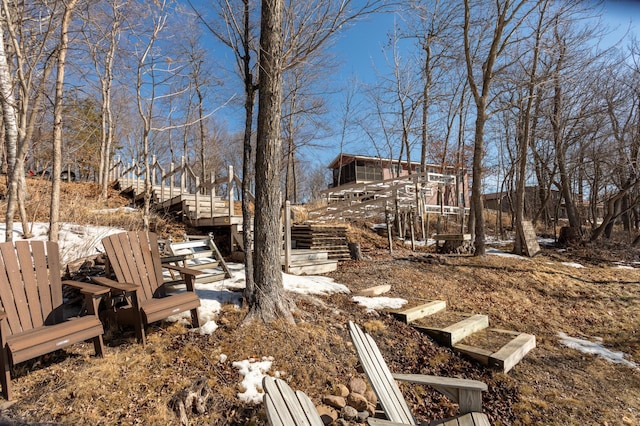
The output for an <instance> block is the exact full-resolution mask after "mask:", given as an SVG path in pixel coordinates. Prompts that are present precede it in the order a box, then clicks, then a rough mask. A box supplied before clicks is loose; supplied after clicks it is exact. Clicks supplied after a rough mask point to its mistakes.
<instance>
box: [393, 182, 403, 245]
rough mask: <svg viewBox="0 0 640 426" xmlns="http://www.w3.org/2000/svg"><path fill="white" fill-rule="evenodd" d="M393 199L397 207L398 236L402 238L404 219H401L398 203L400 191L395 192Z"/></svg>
mask: <svg viewBox="0 0 640 426" xmlns="http://www.w3.org/2000/svg"><path fill="white" fill-rule="evenodd" d="M393 199H394V201H395V206H396V216H395V219H396V226H397V228H398V235H399V236H402V218H401V217H400V202H399V201H398V190H397V189H396V190H394V191H393Z"/></svg>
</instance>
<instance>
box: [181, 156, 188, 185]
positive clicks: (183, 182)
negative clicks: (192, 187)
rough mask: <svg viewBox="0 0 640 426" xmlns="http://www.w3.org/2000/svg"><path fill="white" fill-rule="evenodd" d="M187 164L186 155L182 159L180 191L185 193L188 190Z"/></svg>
mask: <svg viewBox="0 0 640 426" xmlns="http://www.w3.org/2000/svg"><path fill="white" fill-rule="evenodd" d="M185 164H186V160H185V158H184V155H183V156H182V158H181V159H180V193H181V194H184V193H186V192H187V175H186V173H185Z"/></svg>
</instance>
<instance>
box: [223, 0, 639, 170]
mask: <svg viewBox="0 0 640 426" xmlns="http://www.w3.org/2000/svg"><path fill="white" fill-rule="evenodd" d="M586 1H588V2H589V3H593V4H595V2H593V1H591V0H586ZM603 7H604V15H603V24H604V25H607V26H609V27H610V29H611V31H612V33H611V35H609V36H608V37H607V39H606V40H605V41H604V43H605V44H613V43H615V42H617V41H618V40H620V39H621V38H622V37H624V36H625V35H626V36H627V37H628V36H629V35H631V34H636V35H637V36H638V37H639V38H640V0H638V1H628V0H626V1H620V0H606V1H604V2H603ZM395 19H397V17H396V16H395V15H394V14H391V13H387V14H378V15H373V16H370V17H368V18H366V19H363V20H362V21H359V22H357V23H356V24H354V25H353V26H352V27H350V28H348V29H346V30H345V31H343V32H342V33H340V34H338V35H337V41H336V42H335V45H334V46H333V47H332V48H331V52H332V53H333V54H334V55H335V56H336V59H337V60H338V61H339V63H340V64H341V66H340V68H339V69H338V70H337V71H335V72H331V73H328V75H327V78H330V79H332V82H331V87H333V88H334V89H336V90H337V91H338V93H337V94H336V95H334V96H333V99H332V101H331V102H332V105H331V108H332V109H333V112H332V113H331V117H330V118H328V119H329V120H332V121H333V122H337V120H338V119H339V115H340V113H339V109H340V103H341V102H343V99H344V95H343V94H341V93H340V90H341V89H342V88H343V87H345V85H346V84H348V82H349V81H350V80H351V79H353V78H354V77H357V79H358V81H360V82H362V83H373V82H374V80H375V77H376V72H375V70H376V69H378V70H379V72H380V73H384V71H385V58H384V54H383V47H384V45H385V43H386V42H387V40H388V33H389V32H390V30H391V29H392V28H393V25H394V20H395ZM218 49H220V51H219V52H216V56H218V58H220V57H225V56H227V58H230V53H229V52H228V51H227V50H225V49H222V48H219V47H218ZM222 63H227V64H229V61H228V60H223V61H222ZM229 65H230V64H229ZM238 93H241V92H238ZM219 116H220V117H224V118H223V119H226V120H229V122H228V127H229V130H230V131H236V130H240V129H242V123H241V120H242V112H241V111H240V110H239V109H236V108H232V109H231V110H227V111H220V113H219ZM336 140H337V139H336V138H329V139H327V140H325V141H323V142H322V143H323V144H324V146H325V148H322V149H320V148H314V149H312V150H307V151H305V152H304V156H305V157H306V159H307V160H308V161H310V162H312V163H315V164H321V165H328V164H329V162H330V161H331V160H332V159H333V158H335V156H336V155H337V154H338V152H339V148H338V144H337V143H336ZM365 145H369V144H368V143H366V142H365ZM349 150H351V151H357V150H358V148H357V147H355V146H354V147H353V148H350V147H348V148H347V149H346V151H349ZM359 153H360V152H359ZM362 153H363V154H372V152H362Z"/></svg>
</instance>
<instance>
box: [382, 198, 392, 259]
mask: <svg viewBox="0 0 640 426" xmlns="http://www.w3.org/2000/svg"><path fill="white" fill-rule="evenodd" d="M384 221H385V223H386V224H387V240H389V254H393V239H392V238H391V223H390V222H391V221H390V219H389V202H388V201H387V202H386V203H385V208H384Z"/></svg>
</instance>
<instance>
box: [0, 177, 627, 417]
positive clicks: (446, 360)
mask: <svg viewBox="0 0 640 426" xmlns="http://www.w3.org/2000/svg"><path fill="white" fill-rule="evenodd" d="M70 185H73V184H70ZM76 185H77V184H76ZM85 192H88V193H89V194H88V195H82V196H81V195H80V194H83V193H85ZM43 193H46V191H43ZM70 193H71V194H73V195H72V197H74V198H73V199H77V200H81V199H82V200H83V201H82V202H80V201H78V202H77V205H83V206H86V205H88V204H89V203H88V202H87V201H86V200H84V198H85V197H86V198H87V199H93V198H95V197H97V195H96V194H95V193H94V192H91V190H86V189H80V188H77V189H75V190H74V189H71V190H70ZM91 194H93V195H91ZM120 202H122V200H121V201H120ZM67 204H68V203H67ZM95 204H99V203H97V202H96V203H95ZM114 204H118V203H114ZM42 205H43V201H41V202H40V204H39V206H42ZM63 205H64V203H63ZM0 208H1V209H2V211H4V206H0ZM83 208H84V207H83ZM40 210H44V209H43V208H40ZM67 214H68V213H67ZM33 215H34V217H39V215H37V214H36V213H33ZM65 217H66V216H65V213H63V218H65ZM73 218H76V219H74V220H78V221H79V222H82V221H85V222H87V223H96V224H103V223H101V222H98V221H107V222H109V223H112V222H116V221H118V220H119V221H120V223H122V224H123V225H122V226H124V224H127V223H130V224H133V223H134V222H135V221H134V220H133V219H131V218H127V219H118V220H116V219H100V217H98V216H96V215H92V214H90V213H86V214H85V215H81V214H80V213H79V212H75V213H74V217H72V219H73ZM64 220H69V219H68V218H65V219H64ZM162 221H164V222H163V223H166V224H165V225H163V226H164V228H163V229H164V230H165V232H172V231H173V230H175V232H176V233H178V232H182V230H181V229H180V226H179V225H175V224H171V223H170V221H168V220H167V219H162ZM109 223H107V224H109ZM349 238H350V239H351V240H353V241H360V242H361V244H362V249H363V252H364V254H365V255H366V256H367V259H366V260H363V261H360V262H354V261H350V262H343V263H341V264H340V267H339V269H338V271H336V272H334V273H332V274H330V276H331V277H333V278H335V280H336V281H337V282H340V283H343V284H346V285H347V286H348V287H349V288H350V289H351V291H352V292H357V291H358V290H361V289H364V288H368V287H372V286H375V285H381V284H391V291H390V293H388V294H387V296H390V297H402V298H404V299H406V300H407V301H408V305H407V307H411V306H416V305H419V304H422V303H424V302H425V301H429V300H436V299H438V300H445V301H446V302H447V306H448V309H450V310H453V311H458V312H466V313H482V314H487V315H489V324H490V327H495V328H501V329H508V330H516V331H520V332H526V333H531V334H534V335H535V336H536V339H537V348H535V349H534V350H533V351H531V352H530V353H529V354H528V355H527V356H526V357H525V358H524V360H523V361H521V362H520V363H519V364H518V365H516V366H515V367H514V368H513V370H511V371H510V372H509V373H508V374H503V373H499V372H496V371H493V370H491V369H489V368H486V367H484V366H482V365H480V364H479V363H477V362H476V361H473V360H471V359H469V358H466V357H464V356H461V355H458V354H456V353H455V352H453V351H452V350H451V349H449V348H446V347H442V346H441V345H439V344H437V343H435V342H434V341H433V340H432V339H431V338H430V337H428V336H426V335H424V334H422V333H420V332H418V331H416V330H414V329H413V328H412V327H410V326H408V325H405V324H403V323H401V322H399V321H398V320H397V319H395V317H394V316H393V315H391V314H390V313H388V312H380V313H367V312H366V311H365V309H364V308H362V307H359V306H357V305H356V304H355V303H353V302H352V300H351V296H349V295H344V294H338V295H332V296H325V297H301V296H292V298H293V299H294V300H295V303H296V306H297V311H296V312H295V318H296V322H297V324H296V326H289V325H286V324H283V323H280V322H275V323H272V324H268V325H264V324H260V323H252V324H250V325H245V326H242V325H241V323H242V320H243V318H244V314H245V312H246V309H244V308H241V309H238V308H234V307H232V306H225V307H223V310H222V313H221V314H220V317H219V318H218V320H217V323H218V324H219V326H220V328H219V329H218V330H216V331H215V332H214V333H213V334H212V335H210V336H201V335H199V334H197V333H193V332H191V331H190V330H188V329H186V328H185V327H183V326H181V325H177V324H169V323H157V324H154V325H152V326H151V327H150V330H149V341H148V343H147V345H146V346H145V347H142V346H140V345H138V344H136V343H135V339H134V336H133V332H132V330H126V329H125V330H117V329H111V330H109V331H108V332H107V334H106V335H105V342H106V344H107V348H106V355H105V357H104V358H103V359H100V358H96V357H94V356H93V355H92V354H93V349H92V345H90V344H82V345H76V346H74V347H71V348H69V349H66V350H63V351H58V352H56V353H54V354H51V355H49V356H45V357H41V358H39V359H36V360H33V361H29V362H26V363H23V364H20V365H19V366H18V367H17V368H16V369H15V370H16V371H14V374H13V377H14V378H13V385H14V392H15V394H16V400H15V402H13V403H5V404H0V410H1V411H0V415H1V416H2V417H3V418H4V421H6V422H12V423H14V424H25V423H29V422H39V423H56V424H74V425H75V424H86V425H89V424H90V425H108V424H150V425H156V424H158V425H160V424H162V425H164V424H178V420H177V417H176V416H175V415H174V414H173V412H171V410H170V409H169V407H168V405H167V404H168V402H169V400H170V399H171V397H172V396H173V395H174V394H176V393H177V392H179V391H180V390H182V389H184V388H185V387H187V386H188V385H189V384H191V383H192V382H193V381H194V380H195V379H197V378H198V377H201V376H204V377H206V378H207V379H208V382H209V385H210V386H211V388H212V389H213V391H214V392H213V394H212V397H211V399H210V400H209V402H208V407H207V408H208V410H207V413H205V414H203V415H195V414H193V415H191V416H190V422H191V424H194V425H197V424H216V425H245V424H252V425H262V424H265V415H264V410H263V409H262V407H261V406H260V405H258V406H254V405H248V404H245V403H242V402H241V401H240V400H239V399H238V398H237V392H238V391H239V389H238V383H239V381H240V380H239V376H238V372H237V369H236V368H235V367H233V365H232V362H233V361H240V360H244V359H247V358H250V357H253V358H258V359H259V358H261V357H263V356H271V357H273V358H274V363H273V367H272V369H271V371H279V372H281V375H282V377H284V378H285V379H286V380H287V381H288V382H289V383H290V385H291V386H292V387H293V388H294V389H300V390H302V391H304V392H306V393H307V394H308V395H309V396H310V397H311V398H312V400H313V401H314V402H316V403H319V402H320V399H321V396H322V395H323V394H326V393H329V392H330V391H331V390H332V389H333V387H334V386H335V384H336V383H347V382H348V380H349V378H350V377H352V376H360V377H363V375H362V373H361V372H359V370H358V366H357V357H356V355H355V352H354V350H353V348H352V346H351V344H350V340H349V335H348V331H347V328H346V324H347V322H348V321H349V320H352V321H355V322H357V323H358V324H361V325H362V326H364V327H365V328H366V329H367V330H368V331H369V332H370V333H371V334H372V336H373V337H374V339H375V340H376V342H377V343H378V345H379V346H380V349H381V351H382V353H383V355H384V357H385V359H386V360H387V363H388V364H389V366H390V368H391V370H392V371H397V372H405V373H424V374H437V375H446V376H453V377H461V378H468V379H477V380H482V381H484V382H486V383H487V384H488V386H489V391H488V392H486V393H485V395H484V398H483V407H484V411H485V412H486V413H487V415H488V416H489V417H490V419H491V421H492V423H494V424H496V425H511V424H513V425H529V424H535V425H573V424H575V425H578V424H589V425H590V424H594V425H595V424H598V425H605V424H606V425H617V424H628V425H633V424H640V370H639V369H637V368H635V369H634V368H631V367H627V366H624V365H621V364H612V363H609V362H607V361H604V360H603V359H601V358H598V357H596V356H593V355H588V354H584V353H581V352H579V351H576V350H573V349H569V348H566V347H564V346H562V345H561V344H560V342H559V339H558V337H557V334H558V333H559V332H564V333H566V334H568V335H569V336H573V337H579V338H586V339H590V340H594V339H595V338H596V337H600V338H602V341H603V344H604V346H605V347H607V348H608V349H611V350H613V351H620V352H623V353H625V354H626V355H627V359H628V360H630V361H633V362H636V363H640V309H638V305H639V302H640V269H622V268H619V267H617V265H616V264H615V263H614V262H616V261H623V262H626V263H627V264H631V262H636V261H639V260H640V252H639V251H638V250H637V249H632V248H629V247H628V245H627V244H624V243H613V242H612V243H607V244H606V245H605V244H601V245H599V246H596V245H584V246H581V247H578V248H573V249H570V250H565V251H560V250H555V249H544V250H543V252H542V254H540V255H538V256H536V257H535V258H533V259H513V258H507V257H498V256H484V257H478V258H475V257H468V256H444V257H440V258H438V260H439V261H436V262H433V261H432V260H433V259H434V258H433V256H432V255H430V254H429V253H426V252H424V251H421V252H413V253H412V252H410V251H409V250H407V249H405V248H402V247H399V246H396V247H395V250H394V253H393V255H390V254H389V252H388V250H387V249H386V248H385V244H386V240H385V239H384V238H380V237H378V236H376V235H374V234H372V233H369V232H366V231H364V230H363V229H362V228H359V227H355V226H354V227H352V228H351V231H350V233H349ZM565 261H566V262H580V263H581V264H583V265H585V266H587V267H585V268H581V269H579V268H574V267H570V266H565V265H562V264H561V263H560V262H565ZM221 354H225V355H226V356H227V357H228V360H227V361H226V362H220V361H219V356H220V355H221ZM402 390H403V392H404V395H405V397H406V399H407V400H408V401H409V403H410V404H411V406H412V408H413V410H414V413H415V415H416V417H417V419H418V420H419V421H425V420H430V419H437V418H444V417H447V416H452V415H454V414H455V412H456V411H455V410H456V407H455V404H453V403H451V402H450V401H448V400H447V399H446V398H445V397H442V396H440V395H439V394H438V393H436V392H435V391H433V390H431V389H429V388H425V387H421V386H411V385H407V386H405V385H402ZM0 423H2V421H0Z"/></svg>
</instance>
